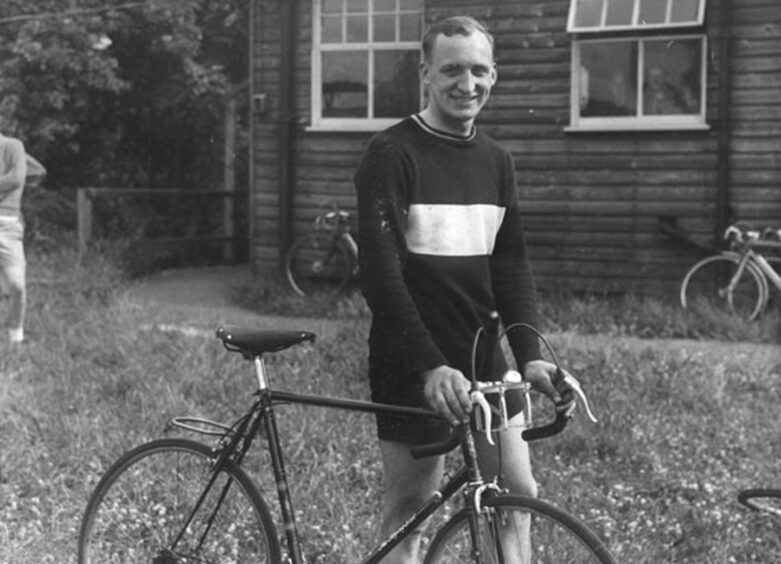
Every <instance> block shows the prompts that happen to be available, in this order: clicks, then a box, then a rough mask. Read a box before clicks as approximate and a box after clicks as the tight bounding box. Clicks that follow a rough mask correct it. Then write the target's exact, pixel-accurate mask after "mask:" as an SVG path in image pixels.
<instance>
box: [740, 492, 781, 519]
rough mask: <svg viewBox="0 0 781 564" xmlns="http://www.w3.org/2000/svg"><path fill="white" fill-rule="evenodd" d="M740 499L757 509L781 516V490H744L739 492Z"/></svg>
mask: <svg viewBox="0 0 781 564" xmlns="http://www.w3.org/2000/svg"><path fill="white" fill-rule="evenodd" d="M738 501H740V503H742V504H743V505H745V506H746V507H749V508H751V509H753V510H755V511H761V512H764V513H768V514H770V515H775V516H776V517H779V518H781V490H778V489H753V490H743V491H741V492H740V493H739V494H738Z"/></svg>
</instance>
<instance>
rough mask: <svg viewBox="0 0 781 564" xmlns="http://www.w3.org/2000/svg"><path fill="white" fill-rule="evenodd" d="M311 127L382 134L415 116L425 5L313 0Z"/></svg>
mask: <svg viewBox="0 0 781 564" xmlns="http://www.w3.org/2000/svg"><path fill="white" fill-rule="evenodd" d="M313 20H314V35H313V37H314V40H313V52H312V127H313V128H315V129H352V130H360V129H382V128H384V127H387V126H388V125H390V124H392V123H394V122H396V121H398V120H399V119H401V118H403V117H405V116H407V115H409V114H411V113H414V112H417V111H418V110H419V109H420V104H421V91H420V83H419V79H418V63H419V61H420V36H421V31H422V25H423V0H315V13H314V18H313Z"/></svg>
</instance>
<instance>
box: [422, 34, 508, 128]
mask: <svg viewBox="0 0 781 564" xmlns="http://www.w3.org/2000/svg"><path fill="white" fill-rule="evenodd" d="M421 80H422V81H423V84H424V85H425V86H426V87H427V88H428V92H429V96H430V99H429V105H428V108H427V109H428V111H429V112H430V113H431V117H433V118H434V119H435V122H436V123H434V124H432V125H434V126H435V127H436V126H439V127H440V128H444V129H445V130H447V131H453V132H465V131H469V130H470V129H471V127H472V124H473V122H474V120H475V118H476V117H477V114H479V113H480V110H481V109H483V106H485V103H486V102H487V101H488V96H489V94H490V93H491V87H492V86H493V85H494V83H495V82H496V65H495V63H494V59H493V53H492V49H491V43H490V42H489V40H488V38H487V37H486V36H485V35H484V34H482V33H480V32H474V33H472V34H471V35H468V36H464V35H453V36H452V37H447V36H446V35H439V36H438V37H437V39H436V42H435V43H434V48H433V50H432V52H431V56H430V60H429V61H425V60H424V61H423V63H421Z"/></svg>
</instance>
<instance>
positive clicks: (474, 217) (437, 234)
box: [405, 204, 505, 256]
mask: <svg viewBox="0 0 781 564" xmlns="http://www.w3.org/2000/svg"><path fill="white" fill-rule="evenodd" d="M504 213H505V208H503V207H500V206H495V205H492V204H471V205H453V204H412V205H410V208H409V215H408V223H407V232H406V233H405V237H406V240H407V248H408V249H409V251H410V252H413V253H418V254H425V255H438V256H476V255H490V254H491V253H492V252H493V250H494V243H495V242H496V234H497V233H498V231H499V227H500V226H501V225H502V219H503V218H504Z"/></svg>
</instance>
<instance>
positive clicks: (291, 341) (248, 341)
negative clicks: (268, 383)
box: [217, 325, 316, 357]
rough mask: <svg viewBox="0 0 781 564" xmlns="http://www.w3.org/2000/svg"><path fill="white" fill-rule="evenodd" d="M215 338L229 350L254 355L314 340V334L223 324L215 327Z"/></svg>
mask: <svg viewBox="0 0 781 564" xmlns="http://www.w3.org/2000/svg"><path fill="white" fill-rule="evenodd" d="M217 338H218V339H220V340H221V341H222V344H223V345H224V346H225V348H226V349H228V350H229V351H233V352H240V353H241V354H242V355H244V356H245V357H256V356H262V355H263V354H264V353H269V352H278V351H281V350H284V349H287V348H289V347H292V346H293V345H297V344H299V343H303V342H304V341H314V340H315V338H316V335H315V334H314V333H310V332H309V331H274V330H266V329H247V328H245V327H239V326H237V325H223V326H222V327H220V328H219V329H217Z"/></svg>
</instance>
